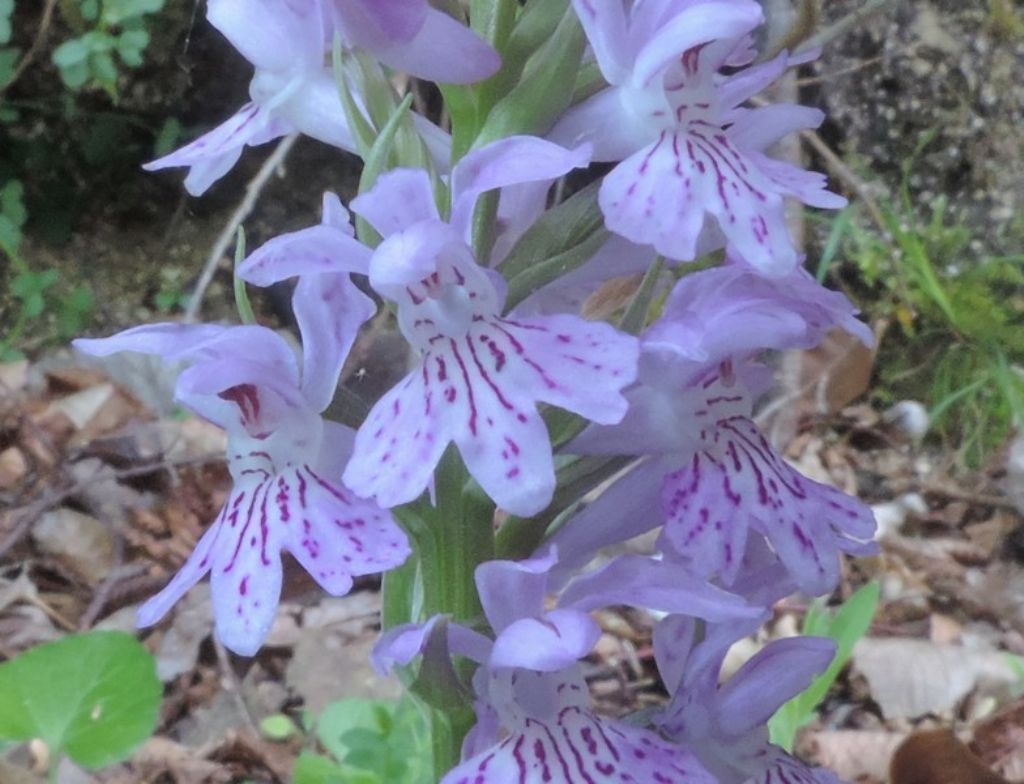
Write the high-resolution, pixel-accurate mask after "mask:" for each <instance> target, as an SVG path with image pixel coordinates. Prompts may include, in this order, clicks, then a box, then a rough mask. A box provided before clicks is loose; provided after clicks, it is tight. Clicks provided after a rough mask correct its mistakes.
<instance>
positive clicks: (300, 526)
mask: <svg viewBox="0 0 1024 784" xmlns="http://www.w3.org/2000/svg"><path fill="white" fill-rule="evenodd" d="M273 501H274V504H275V506H276V509H277V513H278V517H279V519H280V524H281V527H282V528H284V529H285V530H286V531H287V533H286V534H285V539H284V547H285V549H287V550H288V551H289V552H291V553H292V555H294V556H295V558H296V560H297V561H298V562H299V563H300V564H301V565H302V567H303V568H304V569H305V570H306V571H307V572H309V574H310V576H311V577H312V578H313V579H315V580H316V581H317V582H318V583H320V585H321V586H322V587H323V589H324V590H325V591H327V593H329V594H331V595H332V596H343V595H344V594H346V593H348V591H349V589H351V587H352V578H353V577H354V576H358V575H363V574H373V573H375V572H383V571H387V570H388V569H391V568H393V567H395V566H399V565H400V564H402V563H403V562H404V561H405V559H406V558H407V557H408V555H409V552H410V549H409V543H408V540H407V539H406V536H405V533H404V532H403V531H402V529H401V528H399V527H398V525H397V524H396V523H395V521H394V519H393V518H392V517H391V515H390V513H388V512H386V511H384V510H382V509H381V508H380V507H378V506H377V505H376V504H374V503H372V502H370V501H366V500H364V499H362V498H359V497H358V496H356V495H355V494H354V493H353V492H351V491H350V490H346V489H345V488H344V487H342V486H341V485H340V483H336V482H331V481H328V480H327V479H325V478H324V477H322V476H321V475H320V474H318V473H317V472H316V471H314V470H313V469H312V468H310V467H309V466H302V467H299V468H296V469H294V471H291V472H286V473H283V474H280V475H278V477H277V479H276V481H275V482H274V488H273Z"/></svg>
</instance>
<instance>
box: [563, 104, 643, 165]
mask: <svg viewBox="0 0 1024 784" xmlns="http://www.w3.org/2000/svg"><path fill="white" fill-rule="evenodd" d="M626 100H627V93H626V91H624V90H619V89H616V88H611V89H608V90H601V91H600V92H599V93H596V94H595V95H592V96H590V97H589V98H586V99H585V100H583V101H581V102H580V103H578V104H576V105H575V106H573V107H571V108H569V109H568V110H567V111H566V112H565V114H563V115H562V117H561V119H559V120H558V122H557V123H555V127H554V128H552V129H551V132H550V133H549V134H548V138H550V139H551V141H553V142H556V143H558V144H561V145H564V146H566V147H569V146H571V145H576V144H581V143H587V144H590V145H592V146H593V157H594V160H595V161H621V160H622V159H624V158H628V157H629V156H630V155H632V154H633V153H634V152H636V151H637V150H639V149H640V148H641V147H645V146H647V145H648V144H650V143H651V142H653V141H654V140H655V139H657V138H658V129H656V128H653V127H652V126H651V124H650V123H649V122H647V120H646V118H644V117H640V116H638V115H637V114H636V113H635V112H633V111H632V110H631V108H630V107H629V105H628V104H627V103H626ZM609 117H614V118H615V122H608V118H609Z"/></svg>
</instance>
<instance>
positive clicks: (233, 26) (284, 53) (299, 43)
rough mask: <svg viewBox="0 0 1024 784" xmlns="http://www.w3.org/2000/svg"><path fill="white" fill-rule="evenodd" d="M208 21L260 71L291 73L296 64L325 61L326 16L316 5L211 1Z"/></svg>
mask: <svg viewBox="0 0 1024 784" xmlns="http://www.w3.org/2000/svg"><path fill="white" fill-rule="evenodd" d="M207 18H208V19H209V20H210V23H211V24H212V25H213V26H214V27H216V28H217V29H218V30H220V32H221V33H223V35H224V36H225V37H226V38H227V39H228V40H229V41H230V42H231V44H232V46H234V47H235V49H237V50H238V51H239V52H241V53H242V55H243V56H244V57H245V59H246V60H248V61H249V62H250V63H252V64H253V65H255V66H256V67H257V68H263V69H266V70H269V71H288V70H291V69H293V68H295V67H296V61H298V62H299V63H306V64H307V65H308V64H320V63H321V62H322V59H323V50H324V40H325V38H324V31H323V16H322V14H321V11H320V9H319V7H318V5H317V4H316V3H309V2H289V1H288V0H210V2H209V6H208V11H207ZM300 67H301V66H300Z"/></svg>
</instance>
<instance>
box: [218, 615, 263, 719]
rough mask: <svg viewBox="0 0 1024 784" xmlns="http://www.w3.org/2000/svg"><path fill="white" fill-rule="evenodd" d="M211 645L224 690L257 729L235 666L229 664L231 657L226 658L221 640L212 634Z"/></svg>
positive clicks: (244, 716)
mask: <svg viewBox="0 0 1024 784" xmlns="http://www.w3.org/2000/svg"><path fill="white" fill-rule="evenodd" d="M213 647H214V650H216V651H217V663H218V664H219V665H220V671H221V674H222V675H223V676H224V681H225V683H223V684H222V685H223V686H224V690H225V691H227V692H229V693H230V694H231V698H232V700H234V702H235V707H236V708H238V712H239V713H240V714H241V715H242V718H244V719H245V720H246V722H247V723H248V724H249V726H251V727H253V728H254V729H258V725H257V724H256V720H255V719H254V718H253V716H252V712H251V711H250V710H249V706H248V704H247V703H246V701H245V695H243V694H242V682H241V680H239V678H238V673H236V672H235V668H234V667H232V666H231V659H229V658H228V652H227V650H225V648H224V646H223V645H222V644H221V641H220V640H218V639H217V636H216V635H214V636H213Z"/></svg>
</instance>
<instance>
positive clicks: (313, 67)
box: [144, 0, 497, 196]
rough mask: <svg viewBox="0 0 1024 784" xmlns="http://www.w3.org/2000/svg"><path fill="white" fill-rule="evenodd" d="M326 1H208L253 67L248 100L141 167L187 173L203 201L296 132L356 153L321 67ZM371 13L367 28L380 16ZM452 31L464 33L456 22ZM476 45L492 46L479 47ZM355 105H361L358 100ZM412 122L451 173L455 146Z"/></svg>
mask: <svg viewBox="0 0 1024 784" xmlns="http://www.w3.org/2000/svg"><path fill="white" fill-rule="evenodd" d="M324 2H325V0H210V3H209V11H208V14H207V16H208V18H209V20H210V22H211V24H213V26H214V27H216V28H217V29H218V30H220V31H221V33H223V34H224V36H225V37H226V38H227V39H228V40H229V41H230V42H231V43H232V45H233V46H234V47H235V48H236V49H237V50H238V51H239V52H240V53H241V54H242V55H243V56H244V57H245V58H246V59H247V60H248V61H249V62H250V63H252V64H253V66H255V68H256V74H255V76H254V77H253V79H252V82H251V83H250V85H249V95H250V98H251V100H250V102H249V103H247V104H245V106H243V107H242V108H241V109H239V110H238V112H236V113H235V114H234V116H232V117H231V118H229V119H228V120H227V121H225V122H224V123H222V124H221V125H219V126H217V127H216V128H214V129H213V130H212V131H210V132H209V133H207V134H205V135H203V136H201V137H199V138H198V139H196V140H195V141H194V142H191V143H190V144H187V145H185V146H184V147H182V148H181V149H178V150H175V151H174V152H172V153H170V154H169V155H165V156H164V157H162V158H159V159H157V160H155V161H153V162H151V163H148V164H146V165H145V167H144V168H145V169H147V170H149V171H156V170H159V169H166V168H169V167H176V166H187V167H189V173H188V175H187V176H186V178H185V188H186V190H187V191H188V192H189V193H191V194H192V195H193V196H199V195H201V194H202V193H204V192H205V191H206V190H207V189H208V188H209V187H210V186H211V185H212V184H213V183H214V182H216V181H217V180H219V179H220V178H221V177H223V176H224V175H225V174H227V172H228V171H230V170H231V168H232V167H233V166H234V165H235V163H236V162H237V161H238V159H239V157H241V154H242V150H243V149H244V148H245V147H247V146H250V147H252V146H257V145H260V144H265V143H266V142H269V141H272V140H273V139H276V138H278V137H280V136H284V135H286V134H289V133H292V132H295V131H298V132H300V133H303V134H305V135H306V136H311V137H312V138H314V139H317V140H319V141H322V142H324V143H325V144H330V145H332V146H334V147H338V148H340V149H342V150H346V151H348V152H356V151H357V145H356V142H355V139H354V137H353V136H352V132H351V130H350V129H349V127H348V120H347V119H346V117H345V111H344V108H343V107H342V104H341V99H340V97H339V95H338V86H337V84H336V82H335V77H334V74H333V72H332V71H331V69H330V68H327V67H325V65H324V59H325V53H326V51H327V48H328V47H329V46H330V39H331V27H330V25H331V18H330V15H329V13H328V9H327V8H325V7H324V5H323V3H324ZM349 4H353V5H354V6H359V7H362V6H363V5H364V3H362V2H360V1H359V0H347V2H344V3H343V2H341V0H338V2H337V8H338V9H340V8H342V7H343V6H348V5H349ZM365 5H366V8H367V9H370V8H371V6H372V8H378V5H377V4H369V3H366V4H365ZM388 5H390V4H389V3H382V4H380V7H379V8H380V14H382V15H384V16H386V15H387V14H386V13H385V11H384V6H388ZM333 8H334V6H332V9H333ZM368 13H369V16H368V17H367V19H368V20H369V21H367V24H370V23H371V22H372V21H373V19H375V18H376V16H377V12H373V11H369V12H368ZM438 13H439V12H437V11H433V12H431V14H438ZM441 16H443V14H441ZM353 18H355V17H353ZM430 18H433V17H432V15H431V16H430ZM451 26H452V27H453V28H459V29H460V30H466V29H465V28H464V27H462V26H461V25H458V24H457V23H456V22H454V21H452V22H451ZM440 32H441V33H443V34H444V35H445V36H447V37H446V38H441V39H438V40H437V41H436V42H435V43H436V44H437V45H438V46H448V45H452V44H453V41H452V36H453V35H455V34H454V33H453V32H452V30H451V29H448V27H447V26H446V27H444V29H443V30H441V31H440ZM396 34H397V33H396ZM465 36H470V37H472V33H470V32H469V31H468V30H466V32H465V35H463V34H458V35H457V38H458V40H456V41H454V44H455V45H458V46H463V47H464V46H465V44H464V42H463V39H464V38H465ZM474 40H476V39H474ZM396 46H397V44H396ZM478 46H479V47H484V48H487V47H486V44H484V43H483V42H482V41H481V42H478ZM494 57H497V55H494ZM479 60H480V55H479V54H474V55H473V59H471V60H470V61H469V64H467V70H466V72H465V75H466V78H467V80H469V81H472V77H473V76H475V74H476V73H477V72H478V71H479V67H480V66H479ZM453 76H454V75H453ZM356 99H357V101H361V98H360V97H359V96H356ZM412 118H413V123H414V124H415V126H416V129H417V131H418V132H419V134H420V136H421V137H422V139H423V141H424V142H425V144H426V146H427V148H428V149H429V150H430V153H431V155H432V156H433V157H434V159H435V161H436V162H437V164H438V165H439V166H440V167H441V168H446V167H447V166H448V163H447V160H448V155H449V152H450V144H451V142H450V139H449V138H448V135H447V134H446V133H444V131H442V130H441V129H439V128H437V127H436V126H435V125H433V124H432V123H431V122H429V121H428V120H427V119H426V118H424V117H421V116H420V115H417V114H413V115H412Z"/></svg>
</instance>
